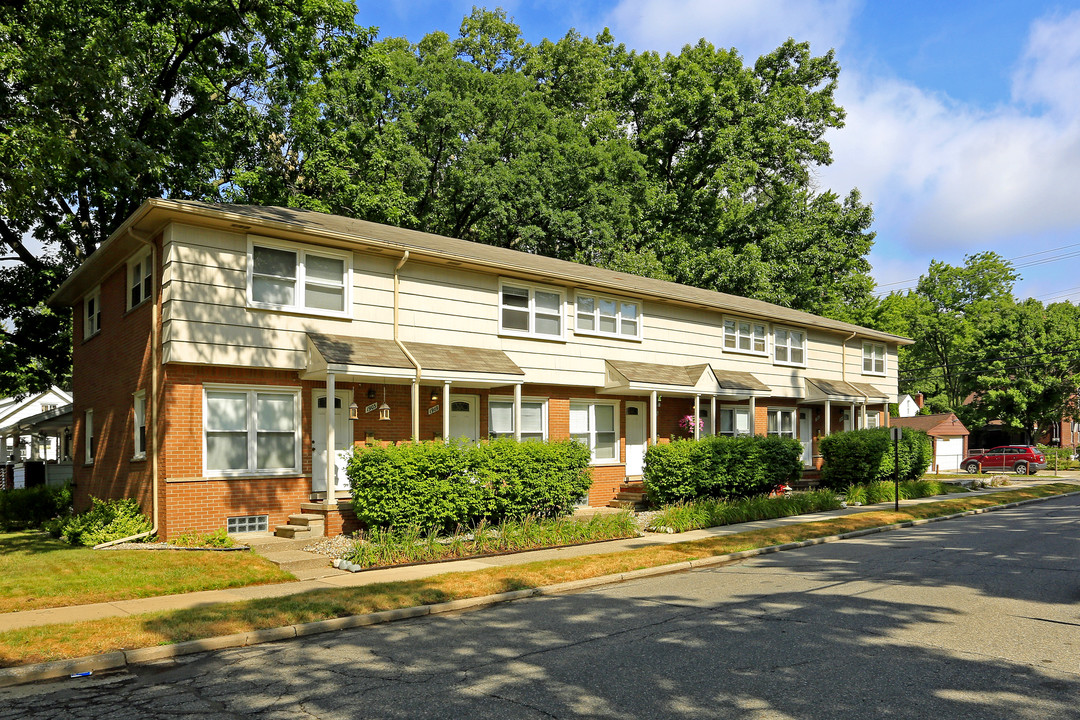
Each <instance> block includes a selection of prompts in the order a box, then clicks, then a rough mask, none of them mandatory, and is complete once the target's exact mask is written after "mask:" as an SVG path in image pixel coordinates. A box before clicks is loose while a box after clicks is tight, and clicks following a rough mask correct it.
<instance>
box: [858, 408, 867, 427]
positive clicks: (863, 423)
mask: <svg viewBox="0 0 1080 720" xmlns="http://www.w3.org/2000/svg"><path fill="white" fill-rule="evenodd" d="M866 426H867V425H866V403H863V404H862V410H861V412H860V416H859V427H862V428H865V427H866Z"/></svg>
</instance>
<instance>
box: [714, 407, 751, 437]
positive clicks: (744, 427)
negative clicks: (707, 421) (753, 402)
mask: <svg viewBox="0 0 1080 720" xmlns="http://www.w3.org/2000/svg"><path fill="white" fill-rule="evenodd" d="M717 412H718V413H719V415H720V427H719V428H717V431H718V432H717V434H719V435H727V436H729V437H735V436H737V435H752V434H753V430H752V428H751V427H750V408H720V409H719V410H718V411H717Z"/></svg>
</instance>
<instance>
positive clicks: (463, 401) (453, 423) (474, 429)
mask: <svg viewBox="0 0 1080 720" xmlns="http://www.w3.org/2000/svg"><path fill="white" fill-rule="evenodd" d="M479 437H480V396H479V395H451V396H450V439H451V440H460V439H462V438H465V439H466V440H468V441H469V442H476V441H477V440H478V439H479Z"/></svg>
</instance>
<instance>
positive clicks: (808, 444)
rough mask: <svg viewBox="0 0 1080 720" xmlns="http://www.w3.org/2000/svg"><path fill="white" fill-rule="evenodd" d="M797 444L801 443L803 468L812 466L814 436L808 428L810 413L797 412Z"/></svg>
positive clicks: (807, 411)
mask: <svg viewBox="0 0 1080 720" xmlns="http://www.w3.org/2000/svg"><path fill="white" fill-rule="evenodd" d="M799 442H801V443H802V462H803V467H811V466H813V464H814V436H813V430H812V428H811V427H810V411H809V410H799Z"/></svg>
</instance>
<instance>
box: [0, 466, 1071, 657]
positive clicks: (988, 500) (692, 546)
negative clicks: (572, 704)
mask: <svg viewBox="0 0 1080 720" xmlns="http://www.w3.org/2000/svg"><path fill="white" fill-rule="evenodd" d="M1077 490H1080V486H1078V485H1075V484H1067V483H1054V484H1049V485H1039V486H1035V487H1030V488H1024V489H1020V490H1009V491H1005V492H997V493H987V494H983V495H965V496H964V497H957V498H952V499H948V500H941V501H939V502H933V503H925V504H920V505H911V506H908V507H905V508H903V509H901V511H900V512H892V511H885V510H879V511H874V512H865V513H855V514H851V515H845V516H842V517H837V518H832V519H829V520H822V521H818V522H813V523H796V524H791V525H785V526H783V527H778V528H769V529H762V530H753V531H748V532H743V533H737V534H733V535H725V536H722V537H716V538H710V539H707V540H697V541H690V542H681V543H675V544H672V545H662V546H656V547H649V548H642V549H638V550H627V551H621V552H616V553H607V554H597V555H587V556H583V557H576V558H568V559H565V560H549V561H543V562H533V563H527V564H523V565H511V566H505V567H497V568H489V569H485V570H479V571H474V572H459V573H445V574H443V575H436V576H434V577H430V578H425V579H422V580H413V581H408V582H394V583H380V584H376V585H367V586H363V587H356V588H337V589H328V590H316V591H311V592H307V593H303V594H298V595H291V596H288V597H281V598H268V599H260V600H249V601H245V602H237V603H220V604H215V605H207V606H203V607H199V608H195V609H190V610H174V611H167V612H158V613H148V614H145V615H137V616H127V617H119V618H108V619H104V620H95V621H90V622H82V623H73V624H65V625H46V626H39V627H31V628H24V629H20V630H13V631H9V632H6V633H2V634H0V666H11V665H23V664H27V663H34V662H43V661H48V660H59V659H63V658H74V657H82V656H85V655H92V654H96V653H102V652H110V651H114V650H121V649H130V648H138V647H151V646H154V645H164V644H169V643H175V642H182V641H185V640H194V639H198V638H205V637H214V636H218V635H229V634H232V633H238V632H245V631H250V630H258V629H263V628H271V627H282V626H286V625H291V624H296V623H304V622H313V621H316V620H325V619H329V618H335V617H344V616H348V615H358V614H363V613H369V612H376V611H379V610H391V609H396V608H404V607H413V606H417V605H426V604H429V603H435V602H445V601H448V600H456V599H460V598H469V597H478V596H482V595H490V594H493V593H498V592H505V591H508V590H521V589H525V588H534V587H540V586H543V585H551V584H556V583H560V582H567V581H570V580H580V579H584V578H591V577H598V576H602V575H611V574H615V573H621V572H627V571H630V570H637V569H641V568H648V567H657V566H661V565H669V564H672V563H678V562H683V561H686V560H694V559H702V558H707V557H714V556H717V555H724V554H727V553H731V552H738V551H741V550H750V549H755V548H762V547H769V546H772V545H779V544H783V543H788V542H798V541H802V540H810V539H813V538H820V537H827V536H829V535H837V534H841V533H845V532H851V531H853V530H860V529H865V528H873V527H882V526H885V525H892V524H894V523H900V522H906V521H909V520H912V519H917V518H932V517H940V516H942V515H951V514H953V513H958V512H964V511H966V510H974V509H978V508H987V507H992V506H994V505H1001V504H1003V503H1008V502H1015V501H1017V500H1025V499H1029V498H1039V497H1050V496H1053V495H1060V494H1063V493H1068V492H1075V491H1077Z"/></svg>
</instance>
